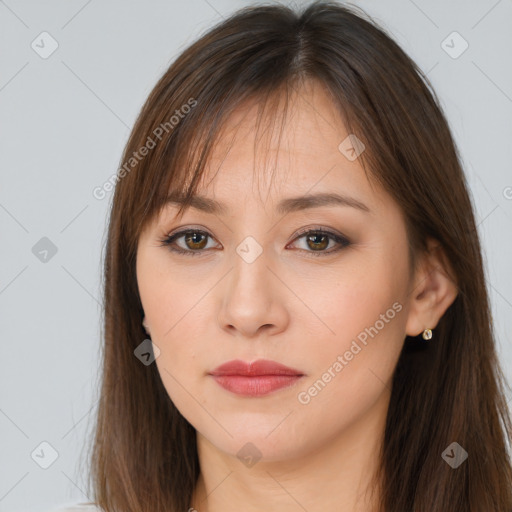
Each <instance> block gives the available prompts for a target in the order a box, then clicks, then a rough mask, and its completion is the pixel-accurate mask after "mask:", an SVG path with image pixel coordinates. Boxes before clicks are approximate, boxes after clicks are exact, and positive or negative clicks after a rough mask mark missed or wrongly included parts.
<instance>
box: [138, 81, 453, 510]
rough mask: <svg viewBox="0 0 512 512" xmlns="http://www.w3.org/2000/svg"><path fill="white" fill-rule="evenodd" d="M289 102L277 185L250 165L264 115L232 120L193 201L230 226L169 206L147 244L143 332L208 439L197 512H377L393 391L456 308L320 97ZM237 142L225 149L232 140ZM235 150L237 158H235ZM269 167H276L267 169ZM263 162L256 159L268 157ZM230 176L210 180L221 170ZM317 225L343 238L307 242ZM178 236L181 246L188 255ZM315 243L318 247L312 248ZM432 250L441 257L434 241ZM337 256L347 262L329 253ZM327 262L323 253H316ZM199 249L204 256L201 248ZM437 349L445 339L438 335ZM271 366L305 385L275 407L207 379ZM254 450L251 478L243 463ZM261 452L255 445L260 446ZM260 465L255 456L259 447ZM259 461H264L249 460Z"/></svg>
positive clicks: (142, 270)
mask: <svg viewBox="0 0 512 512" xmlns="http://www.w3.org/2000/svg"><path fill="white" fill-rule="evenodd" d="M305 87H307V90H305V89H303V90H301V91H300V94H298V95H296V96H293V98H292V99H291V105H290V110H289V112H290V114H291V115H290V117H289V118H288V121H287V124H286V125H285V130H284V132H283V138H282V140H281V143H280V150H279V151H277V147H278V146H277V141H276V140H272V144H271V145H270V147H269V148H268V153H267V155H268V156H271V157H272V158H274V157H277V161H276V168H275V171H276V172H275V176H274V179H273V181H272V180H271V179H270V174H271V170H269V169H264V168H263V167H259V166H257V167H256V169H257V170H258V173H257V174H256V175H253V172H252V171H253V165H254V163H255V162H254V147H253V145H254V134H255V128H254V123H255V119H256V109H255V108H254V105H252V106H249V107H247V108H245V109H239V110H238V111H236V112H235V113H234V114H233V115H232V117H231V118H230V119H229V120H228V122H227V124H226V132H225V134H224V136H223V137H222V138H221V139H220V140H219V141H218V145H217V146H216V149H215V152H214V154H213V155H212V157H211V160H210V167H209V168H208V174H207V176H208V179H206V180H203V181H202V182H201V186H200V188H199V190H198V193H200V194H202V195H206V196H208V197H210V198H215V199H216V200H218V201H220V202H222V203H225V204H226V206H227V207H228V208H229V209H230V213H229V214H226V215H224V214H223V215H213V214H208V213H204V212H200V211H199V210H195V209H190V210H188V211H186V212H185V214H184V216H183V217H182V218H181V219H177V218H176V212H177V207H175V206H171V205H170V206H169V207H168V208H167V209H165V210H163V211H162V212H161V215H160V216H159V217H158V218H155V220H154V222H152V223H151V224H150V225H148V226H147V228H146V229H145V231H144V232H143V233H142V235H141V237H140V240H139V246H138V252H137V280H138V285H139V292H140V296H141V300H142V304H143V307H144V312H145V321H146V325H147V328H148V331H149V332H150V334H151V338H152V340H153V343H154V344H155V345H156V346H157V347H158V348H159V349H160V355H159V357H157V359H156V364H157V367H158V371H159V372H160V375H161V377H162V380H163V383H164V385H165V388H166V390H167V392H168V394H169V396H170V398H171V399H172V401H173V402H174V404H175V405H176V407H177V408H178V409H179V411H180V412H181V414H182V415H183V416H184V417H185V418H186V419H187V420H188V421H189V422H190V423H191V424H192V425H193V426H194V427H195V429H196V431H197V447H198V453H199V460H200V465H201V474H200V477H199V481H198V483H197V487H196V490H195V493H194V496H193V499H192V502H191V504H190V506H191V507H194V508H195V509H196V510H199V511H201V512H202V511H209V512H217V511H221V510H222V511H223V512H229V511H235V510H236V511H239V510H244V511H246V512H252V511H261V510H280V511H282V512H288V511H289V512H292V511H293V512H296V511H301V510H304V509H306V510H308V511H311V512H312V511H320V510H337V511H340V512H348V511H350V512H354V511H357V512H362V511H365V512H368V511H373V510H376V508H375V504H376V503H377V502H378V490H376V493H375V495H374V497H373V499H372V498H371V496H370V495H369V494H366V495H365V491H367V490H368V485H369V482H370V478H371V476H372V474H373V472H374V471H375V470H376V463H377V457H376V454H377V453H378V450H379V448H380V446H381V440H382V436H383V432H384V425H385V419H386V414H387V410H388V405H389V398H390V389H391V379H392V376H393V372H394V369H395V366H396V363H397V361H398V357H399V354H400V351H401V349H402V346H403V342H404V339H405V336H406V335H411V336H417V335H419V334H421V333H422V332H423V330H424V329H426V328H431V329H434V328H435V326H436V325H437V323H438V321H439V319H440V318H441V316H442V315H443V314H444V312H445V311H446V309H447V308H448V307H449V305H450V304H451V303H452V302H453V300H454V299H455V297H456V294H457V291H456V286H455V284H454V283H453V282H452V280H451V279H450V278H449V277H448V270H449V269H448V267H447V264H446V263H445V261H446V259H445V258H444V257H443V253H442V250H441V249H440V248H438V249H437V250H432V252H431V253H428V254H425V255H423V256H422V257H421V258H420V260H419V265H418V266H417V270H416V272H415V274H414V276H412V277H410V275H409V261H408V245H407V237H406V231H405V223H404V218H403V215H402V212H401V210H400V207H399V205H397V204H396V203H395V202H394V200H393V199H392V198H391V196H389V195H388V194H387V193H386V192H385V191H384V190H382V189H381V188H380V187H379V186H377V185H376V184H375V183H370V182H369V181H368V180H367V178H366V176H365V174H364V171H363V169H362V167H361V165H360V163H359V161H358V159H356V160H354V161H349V160H348V159H347V158H346V157H345V156H344V155H343V154H342V153H341V152H340V151H339V150H338V145H339V144H340V142H341V141H343V140H344V139H345V138H346V137H347V136H348V133H347V132H346V130H345V128H344V126H343V123H342V122H341V120H340V118H339V117H338V116H337V115H336V113H335V108H334V106H333V104H332V103H331V100H330V98H329V96H328V95H327V94H326V92H325V90H324V89H323V87H322V86H321V85H320V84H319V83H317V82H308V83H307V84H306V85H305ZM228 134H235V135H236V140H235V143H234V144H233V145H232V147H231V149H230V150H229V151H227V148H228V145H229V143H230V141H231V139H230V138H229V137H227V135H228ZM226 152H227V154H226ZM272 161H273V160H272ZM258 162H259V159H258ZM219 166H220V170H219V172H217V174H216V175H215V176H214V177H213V174H211V171H212V169H213V170H216V169H217V168H218V167H219ZM332 191H337V192H339V193H343V194H346V195H349V196H351V197H354V198H356V199H357V200H359V201H361V202H362V203H364V204H365V205H367V206H368V208H370V212H369V213H366V212H363V211H360V210H357V209H355V208H352V207H348V206H322V207H319V208H315V209H310V210H301V211H298V212H294V213H288V214H286V215H284V216H283V215H281V214H278V213H277V212H276V211H275V205H276V204H277V203H278V202H279V200H281V199H283V198H288V197H294V196H301V195H304V194H305V193H318V192H332ZM304 227H311V229H318V228H320V227H322V228H324V229H328V230H329V231H333V232H335V233H339V234H342V235H344V236H345V237H346V238H348V239H349V241H350V242H351V243H350V245H348V246H346V247H341V246H340V244H338V243H337V242H336V241H335V240H334V239H332V238H329V239H327V240H329V245H328V246H327V242H326V241H325V244H324V245H322V243H323V242H324V240H322V239H317V240H319V241H317V245H320V247H321V248H320V249H316V247H317V246H315V245H314V243H311V242H310V243H309V244H308V242H307V237H304V236H303V237H302V238H299V237H297V231H298V230H299V229H300V228H304ZM177 228H182V229H183V228H196V229H201V230H203V231H206V232H208V233H209V235H211V238H208V239H207V246H206V247H205V248H203V249H200V250H202V251H203V253H202V254H198V255H195V256H187V255H181V254H176V253H172V252H171V251H170V249H169V248H168V247H166V246H161V245H160V240H162V239H163V238H165V236H166V235H168V234H170V233H171V232H176V231H177V230H178V229H177ZM247 236H252V237H253V238H254V239H255V240H256V241H257V242H258V244H259V245H260V246H261V249H262V251H263V252H262V253H261V255H260V256H259V257H258V258H257V259H256V260H255V261H253V262H252V263H247V262H246V261H244V259H243V258H242V257H240V256H239V254H238V253H237V252H236V248H237V246H238V245H239V244H240V242H241V241H242V240H244V239H245V238H246V237H247ZM197 241H201V238H200V237H198V238H196V240H195V241H194V242H193V243H190V242H189V243H188V245H187V243H186V238H185V237H181V238H180V239H178V240H177V241H176V242H175V243H176V245H178V246H179V247H181V248H183V249H184V250H187V249H188V250H189V251H193V250H194V247H197V245H196V246H194V243H196V244H197ZM313 242H314V240H313ZM429 244H430V245H429V246H430V247H431V248H434V245H435V241H432V240H430V241H429ZM335 247H341V249H340V250H339V251H337V252H331V253H330V254H327V253H328V252H329V251H330V250H333V248H335ZM315 249H316V253H318V252H321V251H324V252H325V253H326V254H325V255H323V256H322V255H319V256H317V257H315V255H314V254H313V253H314V252H315ZM196 250H197V249H196ZM396 303H398V304H399V305H400V306H401V309H400V311H399V312H396V314H395V315H394V318H392V319H389V318H388V317H386V318H388V321H387V322H385V324H384V327H383V328H381V329H379V330H378V334H377V335H374V336H373V337H370V336H368V340H367V344H366V345H363V344H362V343H358V344H359V346H361V350H360V351H359V352H357V354H356V355H354V356H353V358H352V359H351V360H350V361H347V364H346V366H344V367H343V369H342V370H341V371H338V372H336V371H334V375H335V376H334V377H332V373H333V370H331V379H330V381H329V382H328V383H327V384H326V385H325V387H323V388H322V389H321V391H319V392H318V393H317V394H316V395H315V396H310V401H309V402H308V403H307V404H305V403H301V402H300V401H299V399H298V394H299V393H300V392H304V391H307V390H308V389H309V388H310V387H311V386H312V385H313V384H314V383H315V382H316V381H318V379H321V378H322V375H324V374H325V372H326V371H327V369H329V368H331V369H332V367H333V364H334V363H335V362H336V361H337V358H338V356H340V355H341V356H343V354H345V353H346V352H347V350H349V349H350V347H351V344H352V342H353V341H354V340H356V339H357V336H358V335H359V334H360V333H362V332H363V331H365V328H369V327H370V326H375V325H376V322H377V320H379V319H381V318H382V317H381V315H383V314H386V311H388V310H390V308H391V309H392V305H393V304H396ZM430 343H435V331H434V339H433V340H432V341H430ZM260 358H264V359H271V360H274V361H278V362H280V363H282V364H285V365H287V366H291V367H293V368H297V369H299V370H301V371H302V372H303V373H304V374H305V376H304V377H303V378H302V380H301V381H299V382H298V383H297V384H295V385H293V386H291V387H288V388H284V389H280V390H278V391H274V392H273V393H271V394H269V395H266V396H264V397H258V398H255V397H250V398H248V397H241V396H238V395H235V394H233V393H231V392H230V391H227V390H225V389H223V388H222V387H220V386H219V385H218V384H217V383H216V382H215V381H214V380H213V379H212V377H211V376H208V375H207V372H209V371H211V370H213V369H214V368H215V367H217V366H218V365H220V364H221V363H224V362H226V361H228V360H232V359H243V360H245V361H253V360H256V359H260ZM249 442H250V443H252V444H253V445H254V446H255V447H256V448H257V450H258V451H259V453H260V454H261V458H260V459H259V460H258V461H257V462H256V464H254V465H252V466H251V467H248V466H246V465H245V464H244V463H242V462H241V460H240V459H239V458H238V457H237V452H238V451H239V450H240V449H241V448H242V447H243V446H244V445H245V444H246V443H249ZM253 450H254V449H253ZM254 454H255V451H254ZM254 454H253V455H254Z"/></svg>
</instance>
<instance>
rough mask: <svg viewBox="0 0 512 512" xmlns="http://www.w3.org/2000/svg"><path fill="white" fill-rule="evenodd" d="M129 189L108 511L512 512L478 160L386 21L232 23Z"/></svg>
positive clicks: (174, 72) (113, 338) (118, 298)
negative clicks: (478, 221)
mask: <svg viewBox="0 0 512 512" xmlns="http://www.w3.org/2000/svg"><path fill="white" fill-rule="evenodd" d="M278 124H279V126H278V127H277V125H278ZM261 139H264V140H263V141H262V140H261ZM261 157H264V158H261ZM115 181H116V187H115V194H114V198H113V205H112V211H111V216H110V224H109V234H108V241H107V251H106V259H105V318H104V329H105V345H104V369H103V378H102V386H101V394H100V403H99V411H98V418H97V424H96V430H95V437H94V443H93V446H92V459H91V460H92V473H91V488H92V489H91V490H90V491H89V493H90V496H91V497H92V499H93V501H94V502H95V503H96V504H97V505H98V507H101V508H103V509H104V510H108V511H111V510H112V511H114V510H115V511H123V512H128V511H145V512H156V511H164V510H165V511H185V510H198V511H201V512H202V511H208V512H216V511H219V510H223V511H230V510H244V511H255V510H258V511H261V510H280V511H292V510H293V511H295V510H308V511H316V510H329V511H331V510H332V511H334V510H335V511H337V512H339V511H341V512H347V511H350V512H355V511H357V512H363V511H364V512H377V511H379V512H404V511H424V510H429V511H439V512H444V511H447V510H450V511H457V512H462V511H464V512H466V511H493V512H510V511H511V510H512V492H511V491H512V468H511V463H510V455H509V452H507V449H508V443H510V439H511V433H512V428H511V423H510V416H509V411H508V409H507V405H506V400H505V398H504V396H505V395H504V391H503V387H504V385H505V379H504V377H503V375H502V371H501V368H500V366H499V362H498V360H497V355H496V347H495V340H494V337H493V336H494V335H493V327H492V323H491V322H492V319H491V314H490V309H489V299H488V296H487V293H486V286H485V280H484V271H483V264H482V258H481V247H480V243H479V239H478V234H477V230H476V226H475V218H474V212H473V207H472V204H471V201H470V199H469V196H468V187H467V184H466V181H465V177H464V174H463V170H462V168H461V164H460V161H459V157H458V153H457V149H456V147H455V144H454V141H453V139H452V136H451V134H450V131H449V127H448V125H447V122H446V119H445V117H444V114H443V112H442V109H441V108H440V106H439V101H438V99H437V97H436V95H435V93H434V91H433V90H432V88H431V85H430V84H429V82H428V80H427V78H426V77H425V76H424V75H423V74H422V72H421V70H420V69H419V68H418V67H417V66H416V64H415V63H414V62H413V61H411V59H410V58H409V57H408V56H407V55H405V54H404V52H403V51H402V50H401V49H400V48H399V46H398V45H397V44H396V43H395V42H394V41H393V40H392V39H391V38H390V36H388V35H387V34H386V33H385V31H384V30H383V29H382V28H380V27H378V26H377V24H376V23H375V22H373V20H371V19H370V18H369V17H368V16H367V15H365V13H364V12H363V11H361V10H360V9H357V8H355V7H345V6H341V5H339V4H337V3H327V2H322V3H314V4H311V5H309V6H307V7H306V8H304V9H303V11H301V12H298V13H297V12H294V11H293V10H291V9H289V8H287V7H283V6H277V5H274V6H259V7H248V8H245V9H242V10H241V11H239V12H237V13H235V14H234V15H233V16H231V17H230V18H228V19H226V20H224V21H223V22H222V23H220V24H219V25H218V26H216V27H214V28H213V29H212V30H210V31H209V32H208V33H207V34H205V35H204V36H203V37H201V38H200V39H199V40H198V41H197V42H195V43H194V44H193V45H191V46H190V47H189V48H187V49H186V50H185V51H184V52H183V53H182V54H181V55H180V56H179V57H178V59H177V60H176V61H175V62H174V63H173V64H172V65H171V66H170V68H169V69H168V71H166V73H165V74H164V75H163V76H162V78H161V79H160V80H159V82H158V83H157V85H156V86H155V88H154V89H153V91H152V92H151V94H150V96H149V98H148V100H147V102H146V104H145V105H144V107H143V109H142V111H141V113H140V115H139V118H138V120H137V122H136V124H135V127H134V128H133V131H132V133H131V136H130V139H129V141H128V143H127V146H126V149H125V152H124V155H123V159H122V164H121V166H120V169H119V172H118V174H117V176H116V180H115Z"/></svg>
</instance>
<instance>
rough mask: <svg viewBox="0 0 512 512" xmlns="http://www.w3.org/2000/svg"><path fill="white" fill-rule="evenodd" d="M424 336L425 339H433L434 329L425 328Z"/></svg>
mask: <svg viewBox="0 0 512 512" xmlns="http://www.w3.org/2000/svg"><path fill="white" fill-rule="evenodd" d="M422 336H423V339H424V340H426V341H428V340H431V339H432V331H431V330H430V329H425V330H424V331H423V334H422Z"/></svg>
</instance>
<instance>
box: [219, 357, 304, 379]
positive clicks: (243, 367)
mask: <svg viewBox="0 0 512 512" xmlns="http://www.w3.org/2000/svg"><path fill="white" fill-rule="evenodd" d="M210 375H243V376H247V377H256V376H259V375H304V374H303V373H302V372H301V371H300V370H296V369H295V368H290V367H288V366H285V365H283V364H281V363H278V362H276V361H269V360H267V359H258V360H257V361H253V362H252V363H251V362H246V361H241V360H240V359H235V360H233V361H228V362H226V363H224V364H221V365H220V366H217V368H215V369H214V370H212V371H211V372H210Z"/></svg>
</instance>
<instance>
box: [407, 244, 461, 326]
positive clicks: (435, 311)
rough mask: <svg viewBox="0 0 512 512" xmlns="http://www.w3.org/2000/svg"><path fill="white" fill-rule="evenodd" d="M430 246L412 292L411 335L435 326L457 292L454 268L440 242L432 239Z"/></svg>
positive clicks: (416, 276) (419, 265) (409, 320)
mask: <svg viewBox="0 0 512 512" xmlns="http://www.w3.org/2000/svg"><path fill="white" fill-rule="evenodd" d="M427 247H428V249H427V252H425V253H423V254H422V256H421V262H420V263H419V264H418V270H417V271H416V273H415V277H414V283H413V288H412V290H411V292H410V295H409V297H410V300H409V314H408V317H407V323H406V334H407V335H408V336H418V335H419V334H421V333H422V332H423V331H424V330H425V329H434V328H435V327H436V326H437V324H438V322H439V320H440V318H441V317H442V316H443V315H444V313H445V312H446V310H447V309H448V308H449V307H450V305H451V304H452V303H453V301H454V300H455V298H456V297H457V294H458V288H457V284H456V280H455V277H454V274H453V269H452V268H451V265H450V263H449V261H448V258H447V257H446V254H445V252H444V250H443V248H442V246H441V244H440V243H439V242H438V241H437V240H434V239H432V238H429V239H428V241H427Z"/></svg>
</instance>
